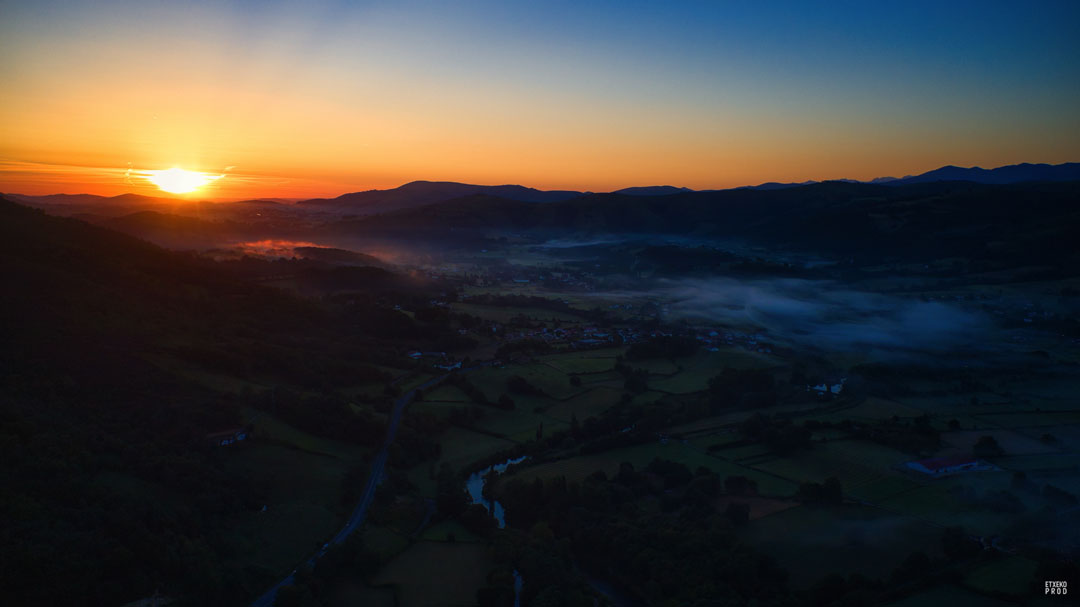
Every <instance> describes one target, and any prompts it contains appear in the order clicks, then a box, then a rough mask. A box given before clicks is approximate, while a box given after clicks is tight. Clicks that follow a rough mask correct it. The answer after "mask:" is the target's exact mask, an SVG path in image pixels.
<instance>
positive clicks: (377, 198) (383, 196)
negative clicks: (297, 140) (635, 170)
mask: <svg viewBox="0 0 1080 607" xmlns="http://www.w3.org/2000/svg"><path fill="white" fill-rule="evenodd" d="M477 194H486V195H489V196H499V197H501V198H506V199H508V200H518V201H522V202H555V201H559V200H567V199H569V198H573V197H575V196H580V195H581V192H569V191H543V190H536V189H533V188H527V187H524V186H520V185H470V184H467V183H455V182H449V181H413V182H412V183H407V184H405V185H403V186H401V187H397V188H394V189H391V190H368V191H366V192H354V193H352V194H344V195H342V196H338V197H337V198H316V199H312V200H305V201H302V202H300V203H299V204H302V205H310V206H318V207H327V208H338V209H343V210H348V211H349V212H350V213H353V214H358V215H374V214H377V213H387V212H392V211H399V210H403V209H409V208H413V207H418V206H424V205H428V204H434V203H438V202H445V201H447V200H452V199H454V198H461V197H463V196H472V195H477Z"/></svg>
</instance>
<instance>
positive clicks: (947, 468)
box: [905, 455, 996, 478]
mask: <svg viewBox="0 0 1080 607" xmlns="http://www.w3.org/2000/svg"><path fill="white" fill-rule="evenodd" d="M905 465H906V466H907V467H908V468H909V469H911V470H914V471H916V472H921V473H922V474H927V475H929V476H933V477H935V478H937V477H942V476H949V475H952V474H959V473H961V472H971V471H975V470H995V469H996V468H995V467H994V466H993V465H991V464H988V463H986V462H984V461H982V460H980V459H979V458H977V457H971V456H970V455H958V456H953V457H939V458H936V459H923V460H919V461H914V462H908V463H907V464H905Z"/></svg>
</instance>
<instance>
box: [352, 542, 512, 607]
mask: <svg viewBox="0 0 1080 607" xmlns="http://www.w3.org/2000/svg"><path fill="white" fill-rule="evenodd" d="M491 567H492V563H491V560H490V558H489V557H488V554H487V548H486V547H485V546H483V545H480V544H476V543H467V542H431V541H421V542H417V543H416V544H414V545H413V546H412V547H411V548H409V549H408V550H406V551H405V552H403V553H401V554H400V555H398V556H397V557H396V558H394V560H392V561H390V562H389V563H387V565H386V566H385V567H384V568H383V569H382V571H380V572H379V573H378V574H376V576H375V577H374V578H373V580H372V583H373V584H374V585H376V586H382V585H389V586H392V587H394V589H395V592H396V598H397V602H396V604H397V605H398V606H399V607H431V606H433V605H439V606H442V607H455V606H459V605H460V606H462V607H464V606H472V605H475V604H476V591H477V590H479V589H480V588H482V587H483V586H485V585H486V584H487V574H488V572H489V571H490V570H491Z"/></svg>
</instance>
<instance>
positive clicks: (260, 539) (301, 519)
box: [225, 443, 349, 574]
mask: <svg viewBox="0 0 1080 607" xmlns="http://www.w3.org/2000/svg"><path fill="white" fill-rule="evenodd" d="M225 465H226V466H227V467H228V468H230V469H231V471H232V472H237V473H240V474H243V475H245V476H247V477H248V478H250V479H252V480H253V481H254V482H256V483H258V484H260V485H262V486H265V487H267V488H268V489H269V490H270V493H269V496H268V497H267V503H266V506H267V509H266V511H265V512H259V511H254V512H248V513H245V515H244V518H243V519H242V520H241V521H239V523H238V524H237V525H236V527H234V528H233V529H232V530H231V531H230V533H229V535H228V538H227V541H228V543H229V544H230V545H231V546H233V550H234V553H235V554H237V555H240V556H238V558H240V559H242V560H243V561H244V562H245V563H246V564H249V565H251V566H255V567H260V568H265V569H267V570H268V571H270V572H273V573H274V574H280V573H282V572H287V571H289V570H291V569H292V568H294V567H295V566H296V564H297V563H299V562H300V561H301V560H302V559H303V558H304V557H305V556H307V555H308V554H310V553H311V552H313V551H314V550H315V549H317V548H318V547H319V546H321V545H322V544H323V542H325V541H326V540H327V539H329V538H330V537H331V536H333V534H334V533H335V532H337V530H338V528H339V527H340V525H341V521H342V518H343V515H344V511H345V506H344V505H343V504H342V503H341V489H342V480H343V479H344V478H345V474H346V472H347V471H348V467H349V466H348V464H347V463H346V462H343V461H341V460H337V459H334V458H331V457H327V456H323V455H315V454H312V453H308V452H305V451H299V450H297V449H291V448H288V447H284V446H281V445H273V444H265V443H264V444H251V445H244V446H240V447H236V448H235V450H234V451H233V452H232V453H230V454H229V457H228V458H227V460H226V463H225Z"/></svg>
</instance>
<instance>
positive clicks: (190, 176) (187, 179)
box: [146, 167, 224, 194]
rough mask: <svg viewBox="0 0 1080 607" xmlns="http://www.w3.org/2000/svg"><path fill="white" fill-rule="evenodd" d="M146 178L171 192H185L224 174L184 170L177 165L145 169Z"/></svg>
mask: <svg viewBox="0 0 1080 607" xmlns="http://www.w3.org/2000/svg"><path fill="white" fill-rule="evenodd" d="M147 173H148V175H147V177H146V178H147V179H149V180H150V182H151V183H153V184H154V185H156V186H157V187H158V188H160V189H162V190H164V191H166V192H169V193H171V194H187V193H189V192H194V191H195V190H197V189H199V188H201V187H203V186H204V185H206V184H208V183H210V182H213V181H216V180H218V179H221V178H222V177H224V175H211V174H209V173H200V172H198V171H186V170H184V169H181V168H179V167H173V168H171V169H165V170H160V171H147Z"/></svg>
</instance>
